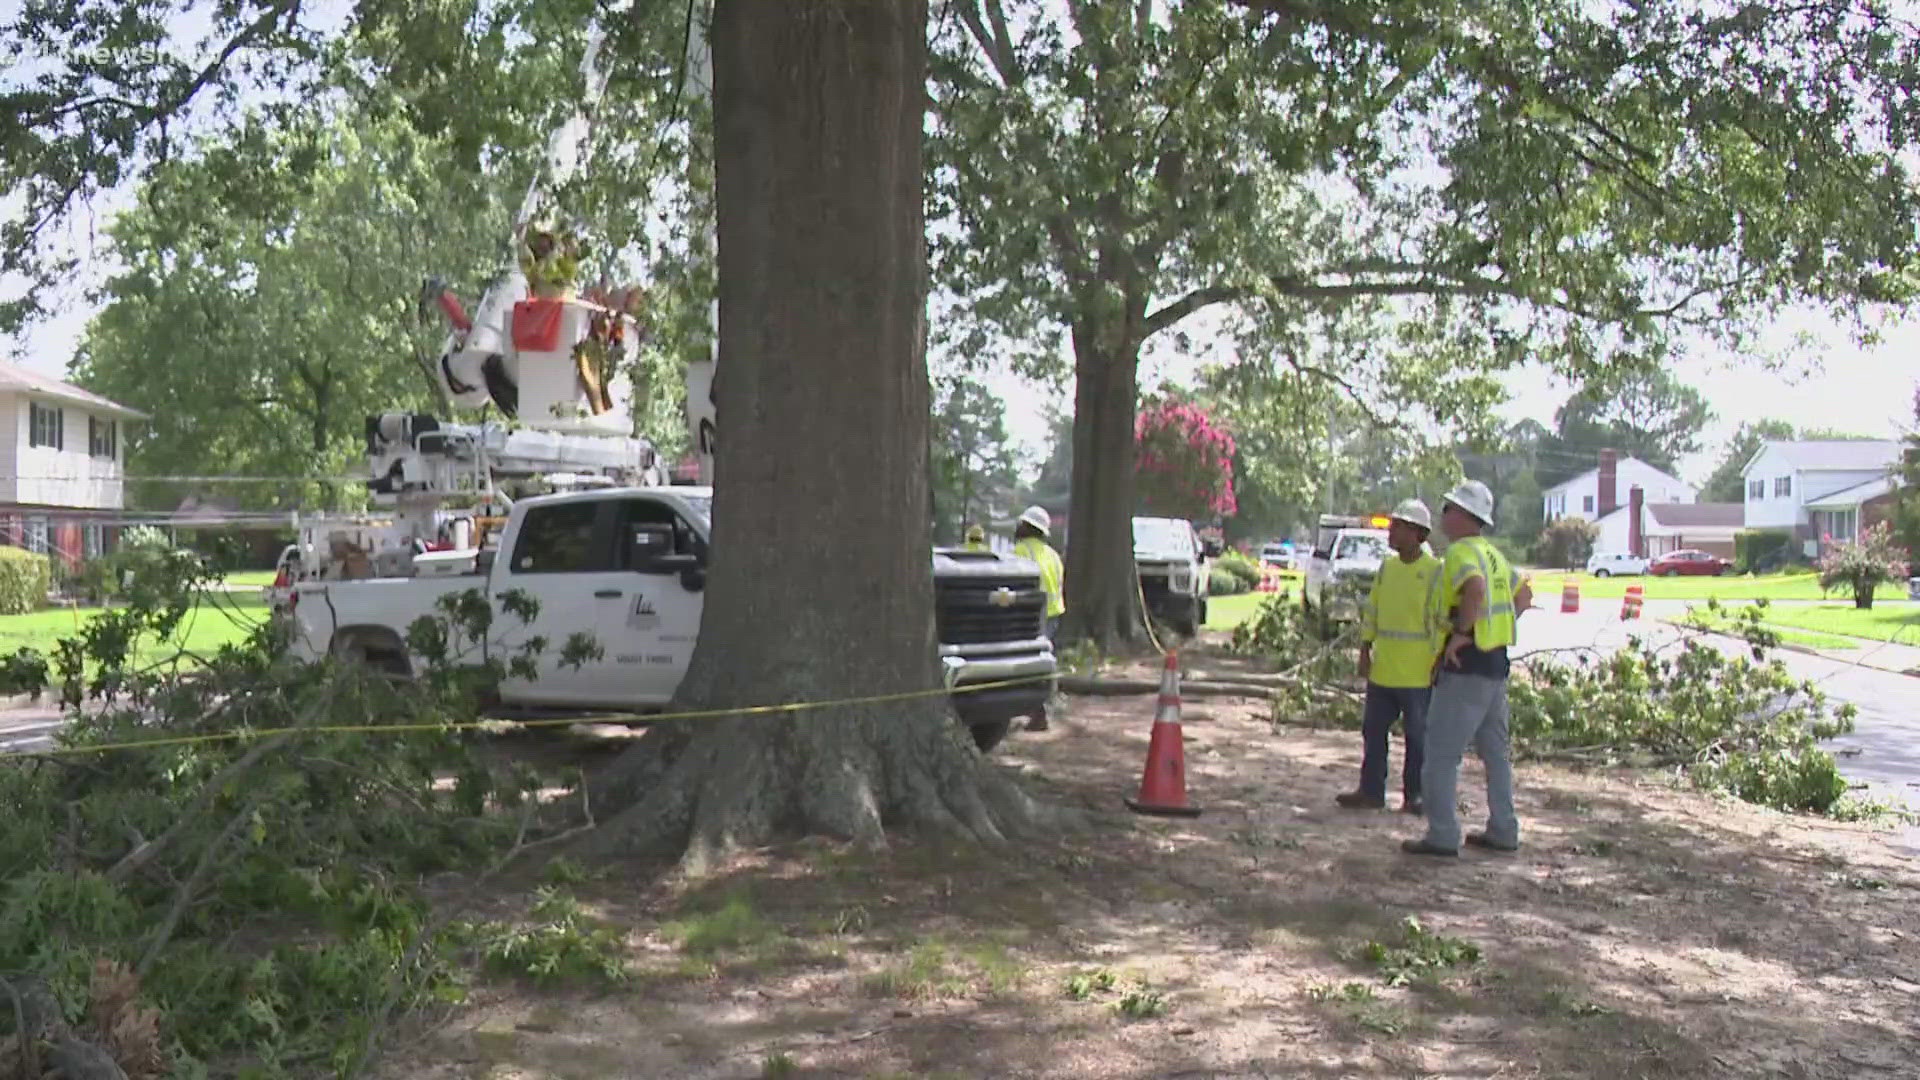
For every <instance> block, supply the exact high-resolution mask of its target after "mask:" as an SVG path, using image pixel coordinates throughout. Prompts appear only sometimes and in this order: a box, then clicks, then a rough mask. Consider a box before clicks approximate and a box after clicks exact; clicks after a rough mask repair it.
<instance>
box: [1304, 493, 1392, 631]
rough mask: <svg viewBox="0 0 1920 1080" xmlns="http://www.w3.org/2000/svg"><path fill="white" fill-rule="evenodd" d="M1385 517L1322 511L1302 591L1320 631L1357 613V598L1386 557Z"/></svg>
mask: <svg viewBox="0 0 1920 1080" xmlns="http://www.w3.org/2000/svg"><path fill="white" fill-rule="evenodd" d="M1387 524H1388V521H1387V518H1386V516H1385V515H1382V514H1375V515H1372V516H1370V517H1347V516H1343V515H1339V514H1322V515H1321V516H1320V522H1319V527H1318V528H1317V529H1316V530H1315V532H1314V538H1313V554H1312V555H1310V556H1308V558H1307V580H1306V584H1305V585H1304V586H1303V587H1302V588H1301V590H1300V596H1301V601H1302V602H1303V603H1304V604H1305V605H1306V608H1307V612H1308V614H1309V615H1316V614H1317V615H1318V617H1319V621H1320V626H1321V629H1322V630H1323V631H1327V630H1331V629H1332V628H1333V626H1334V624H1335V623H1339V622H1351V621H1353V620H1356V619H1358V618H1359V617H1360V601H1361V599H1362V598H1364V597H1365V596H1366V593H1367V590H1368V589H1370V588H1372V587H1373V579H1374V578H1375V577H1378V576H1379V574H1380V565H1381V564H1382V563H1384V562H1386V560H1387V556H1388V554H1389V553H1390V550H1391V549H1389V548H1388V547H1387Z"/></svg>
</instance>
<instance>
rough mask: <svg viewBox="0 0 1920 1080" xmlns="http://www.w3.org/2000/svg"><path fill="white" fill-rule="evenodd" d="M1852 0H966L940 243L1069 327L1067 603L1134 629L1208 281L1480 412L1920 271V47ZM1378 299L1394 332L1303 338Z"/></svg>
mask: <svg viewBox="0 0 1920 1080" xmlns="http://www.w3.org/2000/svg"><path fill="white" fill-rule="evenodd" d="M1853 11H1854V13H1853V14H1851V15H1845V16H1843V15H1839V14H1835V13H1834V12H1832V11H1829V10H1828V9H1827V8H1825V7H1819V6H1811V7H1810V6H1799V7H1782V8H1775V7H1770V6H1766V5H1746V6H1742V7H1738V8H1727V9H1714V8H1701V7H1700V6H1698V5H1695V4H1692V3H1681V2H1679V0H1666V2H1657V3H1648V4H1637V5H1633V6H1631V7H1616V8H1606V7H1601V8H1595V7H1593V6H1591V5H1581V4H1576V3H1572V2H1570V0H1562V2H1556V3H1548V4H1545V5H1541V4H1537V3H1519V2H1517V0H1515V2H1510V3H1498V4H1492V5H1486V4H1480V5H1464V4H1455V3H1444V4H1438V5H1420V6H1418V8H1417V9H1416V8H1413V7H1408V6H1406V5H1401V4H1391V3H1365V2H1362V3H1347V2H1339V3H1320V2H1314V0H1251V2H1247V3H1237V4H1236V3H1227V2H1224V0H1190V2H1186V3H1181V4H1177V5H1170V6H1167V7H1164V8H1163V7H1160V6H1157V5H1151V4H1132V3H1120V2H1117V0H1108V2H1101V0H1085V2H1075V3H1070V4H1067V5H1065V7H1064V9H1051V8H1049V9H1041V8H1039V7H1038V6H1035V5H1016V4H1009V3H1005V2H1003V0H960V2H957V3H955V4H954V5H952V8H951V16H950V17H949V18H948V20H947V21H946V23H945V24H944V25H943V26H942V27H941V29H940V31H939V32H938V33H936V35H935V51H936V57H937V60H936V64H935V75H936V79H935V86H934V90H933V98H934V104H933V108H934V110H935V114H936V125H935V137H934V141H933V146H932V148H931V149H932V153H933V156H934V160H935V164H934V169H933V172H932V180H931V182H932V200H933V201H932V206H931V210H932V212H933V213H934V214H935V215H938V216H943V217H945V218H947V219H948V220H949V221H951V222H952V223H953V224H954V225H956V226H957V228H956V229H955V230H954V232H953V233H952V234H951V235H950V236H949V235H942V236H940V237H938V238H937V239H936V243H935V266H936V276H937V280H938V282H939V284H941V285H942V286H944V287H945V288H946V289H948V290H949V291H951V292H952V293H954V294H955V295H956V296H958V297H959V298H960V300H961V305H960V310H961V313H962V314H961V317H960V318H958V319H956V320H954V321H953V323H952V324H951V326H950V328H949V332H950V334H951V335H952V336H953V337H954V338H956V339H957V340H959V341H961V342H963V343H965V344H966V345H968V346H970V347H972V348H974V349H976V350H977V349H979V348H984V346H985V343H986V342H987V341H988V340H990V339H993V338H995V337H1000V338H1004V339H1008V340H1011V341H1013V342H1015V343H1018V344H1023V345H1025V346H1027V347H1026V348H1025V349H1024V350H1022V351H1021V353H1020V359H1021V362H1022V363H1024V364H1025V365H1027V366H1028V367H1030V368H1032V369H1036V370H1047V369H1052V368H1053V367H1054V365H1056V364H1057V363H1058V360H1057V357H1058V356H1059V352H1058V349H1057V342H1058V340H1059V338H1060V336H1061V335H1063V334H1064V335H1065V336H1067V337H1068V338H1069V339H1070V340H1071V342H1072V353H1073V357H1074V359H1073V375H1074V378H1075V382H1076V420H1077V423H1078V424H1079V425H1080V427H1081V429H1082V430H1081V432H1080V433H1079V434H1077V435H1076V450H1077V451H1078V452H1077V453H1076V456H1075V470H1076V480H1075V484H1074V502H1075V505H1076V515H1075V516H1076V522H1077V523H1078V524H1082V525H1084V524H1086V523H1087V522H1088V521H1089V520H1090V513H1091V514H1099V515H1105V516H1104V517H1102V518H1101V519H1100V524H1099V527H1098V528H1096V529H1093V530H1088V529H1085V528H1081V529H1077V530H1076V531H1075V533H1074V537H1075V541H1074V542H1075V544H1076V545H1082V546H1079V547H1077V548H1076V550H1074V551H1070V552H1069V558H1068V594H1069V596H1068V609H1069V616H1068V619H1069V624H1070V629H1073V628H1074V624H1075V623H1076V621H1083V622H1084V621H1090V622H1091V623H1092V624H1095V625H1089V626H1087V627H1085V629H1086V630H1087V632H1089V633H1092V634H1093V635H1095V636H1097V637H1101V638H1103V639H1105V638H1107V637H1108V636H1109V635H1110V634H1114V633H1119V634H1122V635H1124V634H1125V633H1126V624H1127V621H1128V620H1127V617H1126V613H1125V612H1124V611H1122V610H1121V604H1122V599H1121V598H1123V597H1124V595H1125V593H1126V590H1125V588H1124V583H1125V575H1126V574H1127V573H1129V572H1130V571H1129V570H1128V569H1127V560H1126V558H1125V553H1123V552H1121V551H1119V550H1118V548H1119V546H1120V545H1118V544H1107V543H1105V542H1104V540H1103V538H1104V537H1105V536H1106V535H1107V534H1109V533H1115V532H1118V531H1119V530H1120V527H1121V525H1122V524H1123V519H1124V514H1125V513H1127V512H1128V510H1129V508H1130V505H1131V503H1132V501H1133V498H1132V487H1131V484H1130V482H1129V478H1128V476H1127V475H1126V474H1127V473H1128V472H1129V469H1128V465H1129V462H1128V447H1127V445H1126V439H1125V434H1126V433H1127V432H1130V430H1131V428H1132V422H1133V416H1132V408H1133V402H1134V399H1135V396H1136V393H1137V365H1138V357H1139V353H1140V350H1141V347H1142V346H1143V344H1144V343H1145V342H1147V341H1148V340H1149V339H1151V338H1154V337H1156V336H1157V335H1162V334H1168V333H1169V332H1172V333H1174V334H1177V333H1178V332H1179V329H1180V328H1181V327H1182V326H1183V325H1184V324H1185V323H1186V321H1187V320H1188V319H1190V318H1191V317H1193V316H1194V315H1195V314H1197V313H1199V312H1201V311H1203V310H1207V309H1209V308H1222V309H1224V310H1225V311H1226V313H1227V315H1228V316H1229V317H1228V319H1227V321H1228V322H1229V323H1230V324H1232V327H1233V329H1234V330H1235V331H1236V333H1237V334H1238V336H1239V337H1240V338H1241V341H1242V345H1243V352H1252V353H1253V354H1254V355H1255V356H1257V357H1258V358H1259V359H1260V360H1261V361H1262V362H1271V363H1277V364H1281V365H1286V366H1292V367H1294V368H1295V370H1298V371H1301V372H1302V373H1310V374H1311V375H1313V377H1314V378H1316V379H1320V380H1323V381H1326V382H1328V383H1330V384H1332V385H1333V386H1335V387H1336V388H1337V389H1339V390H1340V391H1341V392H1342V393H1344V394H1346V395H1348V396H1349V397H1350V398H1351V399H1353V400H1355V401H1356V402H1360V403H1364V404H1365V405H1367V406H1369V407H1373V408H1393V407H1397V406H1399V404H1400V403H1402V402H1412V403H1414V404H1416V405H1417V404H1427V405H1430V406H1431V407H1433V408H1434V409H1435V411H1437V412H1438V413H1440V414H1443V415H1447V416H1450V417H1452V418H1454V419H1456V420H1461V419H1464V420H1471V419H1474V417H1475V413H1474V411H1473V405H1472V403H1471V402H1472V396H1471V395H1468V397H1467V399H1466V401H1465V402H1462V401H1461V400H1460V399H1459V396H1458V395H1459V394H1460V391H1461V389H1462V387H1461V384H1460V383H1459V381H1458V378H1457V376H1458V374H1459V373H1461V372H1485V371H1491V370H1497V369H1500V368H1504V367H1511V366H1514V365H1517V364H1520V363H1523V362H1537V363H1543V364H1546V365H1548V366H1551V367H1553V368H1555V369H1557V370H1559V371H1561V372H1563V373H1565V374H1568V375H1570V376H1573V377H1575V378H1579V379H1586V378H1588V377H1592V376H1598V375H1601V374H1603V373H1606V372H1609V371H1612V370H1614V369H1616V368H1620V367H1625V366H1636V365H1637V366H1639V367H1642V368H1653V367H1657V366H1658V365H1659V364H1660V363H1662V362H1664V360H1665V359H1666V358H1667V357H1668V356H1669V355H1670V353H1671V351H1672V350H1673V349H1674V348H1676V347H1677V345H1678V343H1680V342H1681V341H1683V340H1684V339H1685V337H1686V335H1688V334H1692V333H1700V334H1705V335H1708V336H1710V337H1713V338H1716V339H1718V340H1720V341H1723V342H1732V343H1737V342H1738V341H1740V340H1741V339H1743V338H1744V337H1745V336H1746V335H1747V334H1749V333H1750V332H1751V331H1752V330H1753V329H1754V328H1755V327H1756V326H1757V325H1759V324H1761V323H1762V322H1763V321H1764V320H1765V318H1766V317H1767V315H1769V314H1770V313H1772V312H1774V311H1777V310H1779V309H1780V308H1781V307H1782V306H1784V305H1786V304H1788V303H1797V302H1806V301H1811V302H1813V303H1815V304H1816V305H1821V306H1826V307H1830V308H1832V309H1834V310H1836V311H1838V312H1840V313H1842V314H1851V313H1854V312H1857V311H1858V310H1859V309H1860V307H1861V306H1862V305H1865V304H1872V303H1875V302H1880V301H1889V300H1902V299H1904V298H1905V297H1906V296H1907V295H1908V293H1909V291H1910V287H1911V282H1910V281H1909V279H1908V277H1907V276H1906V270H1907V267H1908V262H1909V259H1910V257H1911V252H1912V250H1913V248H1914V238H1915V215H1914V208H1915V202H1914V198H1915V196H1914V192H1913V189H1912V185H1911V183H1910V182H1909V178H1908V176H1907V173H1906V170H1905V169H1904V168H1903V166H1902V165H1901V163H1900V161H1899V159H1898V158H1897V156H1896V155H1895V153H1894V152H1893V150H1892V148H1893V147H1897V146H1900V145H1903V144H1904V142H1905V141H1906V140H1907V137H1908V136H1909V135H1910V134H1911V132H1912V130H1913V127H1914V119H1915V113H1914V103H1913V101H1912V99H1911V96H1910V95H1907V94H1906V93H1904V92H1903V91H1902V90H1901V89H1900V88H1901V87H1904V86H1908V85H1911V84H1912V81H1913V76H1914V72H1915V67H1916V55H1920V52H1917V50H1920V46H1917V45H1916V43H1915V38H1914V36H1913V35H1911V34H1909V33H1907V32H1906V30H1905V26H1904V23H1902V22H1900V21H1899V20H1898V19H1897V18H1896V17H1895V16H1894V15H1893V14H1891V13H1890V12H1889V10H1888V9H1887V7H1886V6H1885V5H1883V4H1867V5H1864V6H1859V7H1856V8H1855V9H1853ZM1355 319H1363V320H1365V321H1366V323H1367V324H1369V325H1371V326H1373V327H1376V328H1378V329H1376V330H1373V331H1371V332H1368V333H1366V334H1365V335H1364V336H1365V337H1366V338H1367V339H1368V340H1369V348H1367V349H1366V350H1364V351H1363V352H1362V353H1360V354H1359V355H1358V356H1355V357H1352V358H1350V359H1347V360H1346V361H1344V362H1343V363H1342V364H1341V365H1339V366H1335V367H1328V366H1323V365H1319V364H1313V363H1311V362H1310V361H1309V360H1308V359H1307V357H1308V355H1309V353H1310V346H1311V343H1312V342H1314V341H1317V340H1323V339H1325V338H1326V337H1328V336H1330V333H1331V330H1330V328H1332V327H1337V326H1339V325H1342V324H1345V323H1348V322H1351V321H1353V320H1355ZM1256 342H1257V343H1258V344H1259V345H1261V346H1262V347H1261V348H1258V349H1257V350H1252V349H1247V348H1246V347H1245V346H1246V345H1247V344H1249V343H1256ZM1174 344H1175V347H1176V348H1177V347H1178V342H1177V340H1176V341H1175V343H1174ZM1463 404H1464V405H1465V407H1464V408H1463V407H1462V405H1463ZM1088 504H1092V505H1091V506H1089V505H1088ZM1090 533H1091V534H1092V535H1091V536H1090V535H1089V534H1090ZM1083 541H1084V544H1083ZM1076 612H1078V613H1079V614H1078V615H1076Z"/></svg>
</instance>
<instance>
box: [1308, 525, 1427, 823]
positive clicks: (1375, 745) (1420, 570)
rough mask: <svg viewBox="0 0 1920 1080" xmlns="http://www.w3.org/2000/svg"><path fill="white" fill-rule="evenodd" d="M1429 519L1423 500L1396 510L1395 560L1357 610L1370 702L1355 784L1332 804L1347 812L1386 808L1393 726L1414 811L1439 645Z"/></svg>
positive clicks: (1391, 529)
mask: <svg viewBox="0 0 1920 1080" xmlns="http://www.w3.org/2000/svg"><path fill="white" fill-rule="evenodd" d="M1432 530H1433V516H1432V514H1430V513H1429V512H1428V511H1427V504H1426V503H1423V502H1421V501H1420V500H1419V499H1408V500H1406V501H1405V502H1403V503H1401V504H1400V505H1399V506H1396V507H1394V508H1393V514H1392V516H1391V517H1390V518H1389V519H1388V523H1387V546H1388V547H1390V548H1392V549H1393V552H1394V555H1395V556H1397V557H1396V558H1391V559H1388V560H1386V561H1385V562H1384V563H1382V564H1381V565H1380V574H1379V576H1378V577H1375V578H1374V579H1373V590H1372V591H1371V592H1369V593H1368V594H1367V600H1366V604H1365V605H1364V606H1362V608H1361V609H1360V677H1361V678H1363V679H1365V680H1367V699H1366V707H1365V711H1364V713H1363V719H1362V720H1361V724H1360V738H1361V741H1362V743H1363V745H1364V750H1363V751H1362V753H1361V758H1360V787H1359V788H1358V789H1357V790H1355V791H1347V792H1342V793H1341V794H1339V795H1336V796H1334V801H1335V802H1337V803H1339V804H1340V805H1341V806H1345V807H1348V808H1351V809H1366V810H1378V809H1380V808H1382V807H1384V806H1386V805H1387V758H1388V756H1389V752H1390V749H1391V747H1392V743H1393V725H1394V722H1395V721H1399V722H1400V723H1401V724H1402V725H1403V730H1404V733H1405V740H1404V741H1405V744H1406V753H1405V761H1404V762H1403V763H1402V766H1401V770H1400V809H1401V810H1402V811H1404V812H1406V813H1409V814H1418V813H1420V812H1421V807H1420V770H1421V767H1422V764H1423V763H1422V757H1423V754H1422V751H1423V749H1424V747H1425V745H1426V738H1427V697H1428V694H1429V693H1430V692H1431V687H1432V684H1433V660H1434V656H1435V654H1436V650H1437V643H1436V641H1435V639H1434V628H1433V603H1434V598H1433V592H1434V590H1435V588H1436V587H1437V585H1438V583H1439V581H1440V560H1439V559H1436V558H1434V557H1433V553H1432V552H1430V551H1428V550H1427V546H1426V544H1427V534H1428V533H1430V532H1431V531H1432Z"/></svg>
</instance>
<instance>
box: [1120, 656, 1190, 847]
mask: <svg viewBox="0 0 1920 1080" xmlns="http://www.w3.org/2000/svg"><path fill="white" fill-rule="evenodd" d="M1183 741H1184V740H1183V737H1182V735H1181V733H1180V660H1179V658H1178V656H1176V655H1175V654H1174V653H1172V652H1168V653H1167V667H1166V671H1165V672H1164V673H1163V674H1162V675H1161V676H1160V704H1159V706H1158V707H1157V708H1156V709H1155V710H1154V714H1153V739H1152V741H1151V742H1149V743H1148V744H1147V768H1146V771H1145V772H1144V773H1143V774H1142V775H1141V777H1140V797H1139V798H1137V799H1127V800H1125V801H1126V804H1127V809H1129V810H1132V811H1133V812H1134V813H1136V814H1159V815H1161V816H1163V817H1199V816H1200V808H1199V807H1197V806H1189V805H1187V754H1186V749H1185V747H1184V746H1183V745H1182V744H1183Z"/></svg>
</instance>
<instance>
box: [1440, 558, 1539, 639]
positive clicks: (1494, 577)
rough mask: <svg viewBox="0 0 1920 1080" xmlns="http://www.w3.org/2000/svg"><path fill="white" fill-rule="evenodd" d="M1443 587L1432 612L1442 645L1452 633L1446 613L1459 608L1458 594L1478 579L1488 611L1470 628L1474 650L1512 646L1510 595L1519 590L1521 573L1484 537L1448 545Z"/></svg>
mask: <svg viewBox="0 0 1920 1080" xmlns="http://www.w3.org/2000/svg"><path fill="white" fill-rule="evenodd" d="M1440 575H1441V579H1442V583H1441V586H1440V589H1439V590H1438V592H1439V603H1438V604H1437V605H1435V607H1434V609H1433V614H1434V618H1435V619H1436V620H1437V621H1438V624H1439V625H1438V627H1437V630H1436V633H1437V636H1438V637H1439V639H1440V640H1441V641H1445V640H1446V635H1448V634H1450V633H1452V632H1453V624H1452V623H1451V622H1450V621H1449V620H1448V618H1447V613H1448V612H1450V611H1452V610H1453V609H1454V608H1456V607H1458V606H1459V604H1460V590H1461V589H1462V588H1463V587H1464V586H1465V585H1466V584H1467V582H1469V581H1472V580H1473V579H1474V578H1479V579H1481V580H1482V581H1485V582H1486V583H1487V607H1486V610H1485V611H1484V612H1482V613H1481V615H1480V619H1479V621H1478V622H1475V623H1474V624H1473V647H1474V648H1476V649H1479V650H1481V651H1482V652H1491V651H1492V650H1494V649H1498V648H1501V647H1503V646H1506V645H1511V644H1513V640H1514V638H1513V621H1514V610H1513V592H1514V590H1515V589H1517V588H1519V587H1520V572H1519V571H1518V570H1515V569H1514V568H1513V565H1512V564H1511V563H1509V562H1507V557H1506V556H1505V555H1502V554H1500V549H1499V548H1496V547H1494V546H1493V543H1492V541H1490V540H1488V539H1487V538H1486V537H1484V536H1466V537H1461V538H1460V539H1458V540H1455V541H1454V542H1453V543H1451V544H1449V545H1447V558H1446V562H1445V563H1443V564H1442V565H1441V568H1440Z"/></svg>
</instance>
